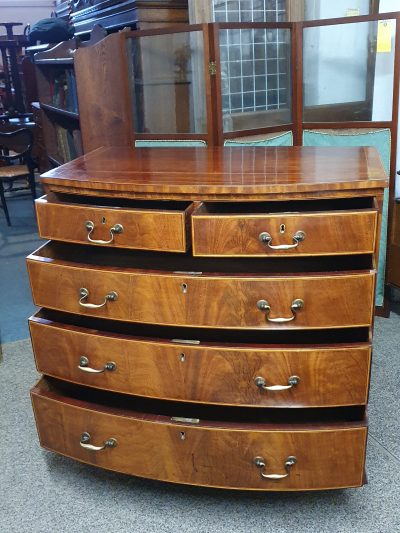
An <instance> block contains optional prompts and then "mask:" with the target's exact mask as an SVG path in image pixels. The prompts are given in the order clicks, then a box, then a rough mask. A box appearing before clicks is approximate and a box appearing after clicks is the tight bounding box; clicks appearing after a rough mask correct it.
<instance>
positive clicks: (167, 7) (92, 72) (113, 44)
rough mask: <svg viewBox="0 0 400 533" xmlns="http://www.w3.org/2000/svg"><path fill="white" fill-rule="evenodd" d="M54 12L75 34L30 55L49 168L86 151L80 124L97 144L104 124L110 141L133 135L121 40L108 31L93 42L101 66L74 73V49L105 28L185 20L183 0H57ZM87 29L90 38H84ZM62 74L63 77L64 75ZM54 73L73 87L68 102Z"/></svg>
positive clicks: (125, 139) (84, 45) (88, 44)
mask: <svg viewBox="0 0 400 533" xmlns="http://www.w3.org/2000/svg"><path fill="white" fill-rule="evenodd" d="M56 13H57V16H59V17H61V18H64V19H66V20H68V21H69V22H71V24H73V25H74V27H75V30H76V32H75V35H76V36H77V37H76V38H74V39H71V40H70V41H65V42H63V43H59V44H57V45H55V46H50V47H49V46H48V45H46V46H45V50H43V51H39V52H37V53H36V54H35V55H34V62H35V64H36V66H37V83H38V92H39V103H40V108H41V110H42V115H41V128H42V131H43V136H44V141H45V145H46V151H47V158H48V161H49V164H48V166H47V168H49V167H50V168H52V167H55V166H58V165H60V164H63V163H65V162H67V161H70V160H72V159H74V158H75V157H77V156H79V155H81V153H82V152H83V151H87V150H90V144H89V145H87V146H86V145H85V144H87V143H85V142H84V143H83V146H82V139H81V133H80V131H81V129H84V130H85V131H87V130H88V129H89V130H90V131H91V132H92V133H91V135H93V137H94V138H95V139H96V142H98V143H100V145H102V144H103V139H104V138H105V132H104V131H103V130H102V127H103V124H104V123H107V124H108V123H110V122H111V123H112V124H113V126H112V130H113V132H114V133H115V135H113V134H112V133H111V135H112V136H113V144H129V139H130V138H131V137H132V131H131V125H130V122H131V121H130V120H129V119H128V118H127V116H126V108H127V106H126V99H127V98H128V95H127V94H124V98H123V100H122V101H120V96H121V91H122V92H123V91H124V89H123V87H122V85H121V81H120V78H121V72H123V71H124V72H125V74H126V75H127V69H128V66H127V64H126V62H125V56H124V52H123V51H122V50H121V42H120V39H119V38H118V37H115V35H113V34H112V35H110V36H109V39H108V40H107V42H106V45H107V46H106V47H104V45H101V44H100V45H99V47H96V49H95V51H94V54H100V55H99V56H98V57H97V59H98V61H100V63H101V66H100V67H99V68H98V65H97V63H96V66H94V67H93V68H92V66H90V68H88V69H87V68H85V69H83V70H82V69H79V72H76V65H75V61H74V58H75V57H76V52H77V50H78V49H79V50H80V49H87V48H90V47H92V46H93V45H94V44H95V43H97V42H98V41H100V40H101V39H103V38H104V37H105V35H107V31H109V32H112V31H116V30H118V29H121V28H123V27H128V28H131V29H143V28H144V29H146V28H155V27H158V28H159V27H164V26H169V25H171V24H173V25H176V24H178V25H179V24H185V23H187V22H188V10H187V0H159V1H155V2H154V1H151V2H148V1H146V0H144V1H137V0H132V2H126V1H124V2H115V1H114V0H113V1H105V2H101V3H97V4H95V5H92V2H84V1H80V2H75V3H74V5H71V3H70V2H58V3H57V8H56ZM89 34H90V39H89V41H87V40H84V39H87V37H88V36H89ZM78 36H79V37H78ZM33 48H35V47H33ZM33 48H32V49H31V51H33ZM101 56H103V57H102V59H101ZM100 71H101V72H100ZM65 75H67V78H65V79H64V76H65ZM57 78H59V79H60V80H61V84H62V85H65V84H67V85H68V87H67V92H68V93H69V94H71V88H72V91H73V99H74V103H73V105H72V106H71V105H68V106H66V105H63V104H62V103H60V102H59V101H58V100H57V92H56V91H55V88H54V81H55V80H56V79H57ZM96 80H98V82H99V83H97V81H96ZM105 80H106V81H105ZM52 83H53V87H52ZM89 85H90V87H89ZM86 91H89V92H86ZM62 94H63V91H61V95H62ZM54 99H56V101H54ZM78 100H79V101H82V103H81V105H78ZM88 101H90V102H91V105H90V106H88V105H87V102H88ZM117 131H118V133H117ZM105 144H107V143H105Z"/></svg>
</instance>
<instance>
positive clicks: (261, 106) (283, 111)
mask: <svg viewBox="0 0 400 533" xmlns="http://www.w3.org/2000/svg"><path fill="white" fill-rule="evenodd" d="M219 37H220V54H221V88H222V112H223V125H224V131H241V130H247V129H255V128H263V127H267V126H276V125H279V124H287V123H290V122H291V87H290V30H287V29H279V30H277V29H267V28H261V29H260V28H254V29H243V30H239V29H235V30H220V32H219Z"/></svg>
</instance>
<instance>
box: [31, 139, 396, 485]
mask: <svg viewBox="0 0 400 533" xmlns="http://www.w3.org/2000/svg"><path fill="white" fill-rule="evenodd" d="M42 185H43V187H44V188H45V190H46V192H47V195H46V196H44V197H43V198H41V199H39V200H38V201H37V216H38V225H39V233H40V235H41V236H42V237H44V238H46V239H52V240H51V241H50V242H48V243H47V244H45V245H44V246H42V247H41V248H40V249H39V250H37V251H36V252H33V253H32V254H31V255H30V256H29V257H28V260H27V263H28V270H29V276H30V282H31V287H32V294H33V300H34V303H35V304H36V305H37V306H39V307H41V308H42V309H41V310H40V311H39V312H38V313H37V314H36V315H34V316H33V317H31V319H30V328H31V336H32V343H33V348H34V353H35V359H36V364H37V368H38V370H39V372H41V373H43V374H44V377H43V378H42V380H41V381H40V382H39V383H38V384H37V385H36V386H35V387H34V388H33V390H32V401H33V407H34V412H35V418H36V423H37V428H38V432H39V438H40V442H41V445H42V446H43V447H45V448H47V449H49V450H52V451H55V452H57V453H60V454H63V455H67V456H69V457H72V458H74V459H77V460H79V461H82V462H84V463H88V464H92V465H96V466H100V467H103V468H107V469H110V470H116V471H118V472H125V473H128V474H132V475H137V476H143V477H148V478H152V479H159V480H164V481H171V482H177V483H187V484H193V485H204V486H211V487H224V488H235V489H250V490H267V491H270V490H274V491H276V490H283V491H294V490H318V489H333V488H343V487H359V486H361V485H362V484H363V483H364V481H365V474H364V465H365V448H366V437H367V421H366V404H367V401H368V387H369V374H370V364H371V342H372V327H373V314H374V289H375V275H376V264H377V254H378V250H379V235H380V232H379V230H380V223H381V206H382V199H383V189H384V187H385V186H386V185H387V177H386V175H385V172H384V169H383V167H382V165H381V162H380V160H379V156H378V154H377V152H376V150H375V149H374V148H345V149H342V148H341V149H336V148H311V147H307V148H302V147H290V148H285V147H280V148H264V149H263V148H248V147H247V148H223V147H210V148H181V149H178V148H168V149H159V148H140V149H136V150H134V149H133V148H131V147H120V148H117V147H114V148H103V149H99V150H97V151H95V152H93V153H90V154H87V155H85V156H83V157H82V158H79V159H77V160H75V161H73V162H71V163H68V164H67V165H64V166H62V167H60V168H58V169H54V170H52V171H50V172H48V173H46V174H45V175H43V176H42ZM310 220H313V221H314V222H313V223H312V224H310V222H309V221H310Z"/></svg>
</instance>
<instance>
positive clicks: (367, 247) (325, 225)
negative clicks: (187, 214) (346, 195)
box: [192, 199, 378, 257]
mask: <svg viewBox="0 0 400 533" xmlns="http://www.w3.org/2000/svg"><path fill="white" fill-rule="evenodd" d="M364 201H366V202H367V203H368V199H366V200H364ZM292 203H293V202H292ZM300 203H301V202H300ZM305 203H307V204H308V209H313V206H314V204H316V205H318V204H321V202H319V203H318V202H316V201H314V202H312V201H309V202H302V203H301V204H302V205H303V204H305ZM332 203H333V202H330V203H329V202H327V201H325V204H326V205H327V208H326V210H323V211H307V212H289V213H288V212H282V213H262V214H261V213H256V212H253V213H252V212H251V210H252V209H254V210H256V208H255V207H252V204H250V206H249V207H247V208H245V212H235V209H239V208H238V207H236V206H235V204H232V205H231V206H228V207H230V209H231V210H232V212H226V211H227V210H228V208H227V207H226V206H220V207H219V208H218V204H216V206H214V205H213V204H203V205H202V206H200V207H199V208H198V209H197V210H196V211H195V212H194V214H193V216H192V233H193V235H192V242H193V254H194V255H196V256H232V257H235V256H236V257H237V256H247V257H265V256H272V257H274V256H314V255H342V254H364V253H374V251H375V235H376V224H377V220H378V211H377V209H373V208H369V209H368V208H366V209H360V210H356V209H351V208H350V209H348V210H338V211H334V210H329V206H330V204H332ZM342 203H343V201H342ZM367 203H366V205H367ZM290 204H291V202H286V204H284V206H283V207H282V209H284V208H286V209H295V208H293V207H290ZM325 204H324V202H322V205H325ZM255 205H256V206H258V204H255ZM339 205H342V204H339ZM345 205H346V203H345ZM351 205H352V204H351V203H350V206H351ZM239 207H242V209H243V206H241V204H239ZM261 207H262V206H260V208H261ZM219 209H220V211H219ZM265 209H268V208H265ZM303 209H304V208H303ZM246 210H247V212H246Z"/></svg>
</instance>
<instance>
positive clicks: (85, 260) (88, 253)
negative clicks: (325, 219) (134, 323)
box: [29, 241, 373, 276]
mask: <svg viewBox="0 0 400 533" xmlns="http://www.w3.org/2000/svg"><path fill="white" fill-rule="evenodd" d="M35 257H42V258H49V259H54V260H59V261H63V262H67V263H74V264H75V263H81V264H84V265H93V266H100V267H101V266H104V267H111V268H116V269H118V268H121V269H127V268H128V269H129V268H130V269H136V270H137V269H139V270H142V269H143V270H148V271H153V272H160V273H162V272H167V273H177V274H183V275H201V274H203V273H204V274H206V273H208V274H212V273H219V274H221V273H227V274H241V275H247V276H251V275H252V274H268V275H269V274H271V275H274V274H276V275H278V274H290V273H292V274H302V273H310V272H315V273H318V272H321V273H323V272H346V271H357V270H371V269H372V268H373V258H372V257H371V256H370V255H368V254H360V255H345V256H324V257H317V258H315V257H290V258H289V257H260V258H257V260H254V258H235V259H234V260H232V258H229V257H226V258H225V257H221V258H220V257H217V258H208V257H197V258H193V257H192V256H191V255H190V253H185V254H180V255H179V257H177V256H176V254H174V253H168V252H163V253H158V252H142V251H136V250H124V249H117V248H113V249H108V248H93V247H91V246H86V245H76V244H70V243H60V242H54V241H53V242H48V243H47V244H45V245H44V246H42V247H41V248H39V249H38V250H36V251H35V252H33V254H31V255H30V256H29V259H35Z"/></svg>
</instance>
